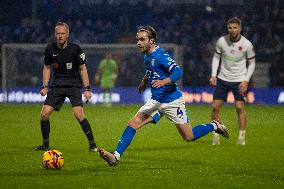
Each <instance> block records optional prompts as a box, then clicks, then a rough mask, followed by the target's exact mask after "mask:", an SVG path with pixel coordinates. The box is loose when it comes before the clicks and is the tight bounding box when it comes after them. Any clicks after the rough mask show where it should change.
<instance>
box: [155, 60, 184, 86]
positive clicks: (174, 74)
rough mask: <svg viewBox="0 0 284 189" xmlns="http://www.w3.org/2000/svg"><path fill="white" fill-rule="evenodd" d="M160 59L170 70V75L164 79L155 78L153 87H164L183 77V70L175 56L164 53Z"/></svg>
mask: <svg viewBox="0 0 284 189" xmlns="http://www.w3.org/2000/svg"><path fill="white" fill-rule="evenodd" d="M160 61H161V64H162V66H163V67H165V68H166V69H167V70H168V72H169V73H170V76H169V77H166V78H165V79H162V80H153V81H152V86H153V87H157V88H159V87H163V86H165V85H167V84H170V83H174V82H176V81H178V80H179V79H181V78H182V76H183V71H182V69H181V68H180V67H179V65H178V64H177V63H176V62H175V60H174V59H173V58H171V57H170V56H169V55H164V56H163V57H161V60H160Z"/></svg>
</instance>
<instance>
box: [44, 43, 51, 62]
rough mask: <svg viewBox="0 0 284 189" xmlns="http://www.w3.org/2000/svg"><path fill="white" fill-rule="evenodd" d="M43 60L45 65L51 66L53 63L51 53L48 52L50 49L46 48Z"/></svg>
mask: <svg viewBox="0 0 284 189" xmlns="http://www.w3.org/2000/svg"><path fill="white" fill-rule="evenodd" d="M43 60H44V64H45V65H51V63H52V60H51V57H50V53H49V52H48V47H46V48H45V51H44V58H43Z"/></svg>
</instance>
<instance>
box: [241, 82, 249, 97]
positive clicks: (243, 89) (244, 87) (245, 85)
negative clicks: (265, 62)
mask: <svg viewBox="0 0 284 189" xmlns="http://www.w3.org/2000/svg"><path fill="white" fill-rule="evenodd" d="M247 90H248V82H247V81H243V82H241V83H240V85H239V92H240V94H242V95H244V93H246V92H247Z"/></svg>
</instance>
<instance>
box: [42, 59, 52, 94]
mask: <svg viewBox="0 0 284 189" xmlns="http://www.w3.org/2000/svg"><path fill="white" fill-rule="evenodd" d="M50 70H51V68H50V65H46V64H44V66H43V70H42V87H41V90H40V94H41V96H45V95H46V94H47V92H48V82H49V79H50V73H51V71H50Z"/></svg>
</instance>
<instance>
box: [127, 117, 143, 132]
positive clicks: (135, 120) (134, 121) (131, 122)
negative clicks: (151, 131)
mask: <svg viewBox="0 0 284 189" xmlns="http://www.w3.org/2000/svg"><path fill="white" fill-rule="evenodd" d="M140 124H141V121H140V119H138V118H136V117H134V118H132V119H131V120H129V121H128V125H130V126H131V127H132V128H135V129H136V128H138V127H139V125H140Z"/></svg>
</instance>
